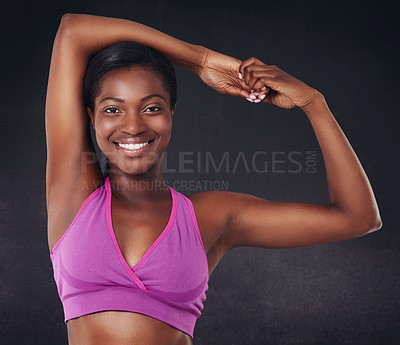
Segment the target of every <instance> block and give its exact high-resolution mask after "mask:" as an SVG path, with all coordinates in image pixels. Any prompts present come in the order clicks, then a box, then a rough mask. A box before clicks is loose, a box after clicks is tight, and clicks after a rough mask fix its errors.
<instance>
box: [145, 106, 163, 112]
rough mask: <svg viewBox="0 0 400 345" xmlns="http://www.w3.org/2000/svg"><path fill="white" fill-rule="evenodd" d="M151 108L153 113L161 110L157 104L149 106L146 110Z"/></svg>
mask: <svg viewBox="0 0 400 345" xmlns="http://www.w3.org/2000/svg"><path fill="white" fill-rule="evenodd" d="M149 109H150V112H151V113H154V112H155V111H157V110H161V108H160V107H155V106H154V107H148V108H147V109H146V111H147V110H149Z"/></svg>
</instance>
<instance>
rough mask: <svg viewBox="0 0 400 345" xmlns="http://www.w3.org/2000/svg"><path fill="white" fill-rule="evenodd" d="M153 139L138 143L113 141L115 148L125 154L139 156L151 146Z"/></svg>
mask: <svg viewBox="0 0 400 345" xmlns="http://www.w3.org/2000/svg"><path fill="white" fill-rule="evenodd" d="M153 142H154V139H152V140H148V141H145V142H143V141H142V142H140V143H128V142H114V144H115V146H116V147H117V149H118V150H119V151H120V152H122V153H123V154H124V155H125V156H129V157H140V156H141V155H143V153H145V152H146V151H148V150H149V149H150V148H151V146H153V145H152V144H153Z"/></svg>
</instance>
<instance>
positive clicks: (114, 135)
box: [88, 66, 175, 175]
mask: <svg viewBox="0 0 400 345" xmlns="http://www.w3.org/2000/svg"><path fill="white" fill-rule="evenodd" d="M174 110H175V109H174ZM88 113H89V116H90V118H91V120H92V124H93V128H94V130H95V133H96V140H97V143H98V145H99V148H100V150H101V151H102V152H103V154H104V155H105V156H106V157H107V158H108V160H109V162H110V169H111V171H113V169H116V171H118V172H123V173H125V174H129V175H138V174H142V173H145V172H148V173H149V172H152V173H155V174H157V173H161V167H162V155H163V152H164V151H165V149H166V148H167V146H168V143H169V140H170V137H171V129H172V115H173V111H171V108H170V97H169V93H168V91H167V90H165V88H164V87H163V86H162V84H161V81H160V79H159V78H158V77H157V75H156V74H155V73H153V72H151V71H149V70H147V69H143V68H140V67H136V66H135V67H131V68H123V69H118V70H114V71H111V72H109V73H108V74H107V75H106V76H105V78H104V79H103V81H102V82H101V85H100V92H99V93H98V95H97V96H96V98H95V101H94V112H93V113H91V111H90V110H89V109H88ZM155 167H156V169H154V168H155Z"/></svg>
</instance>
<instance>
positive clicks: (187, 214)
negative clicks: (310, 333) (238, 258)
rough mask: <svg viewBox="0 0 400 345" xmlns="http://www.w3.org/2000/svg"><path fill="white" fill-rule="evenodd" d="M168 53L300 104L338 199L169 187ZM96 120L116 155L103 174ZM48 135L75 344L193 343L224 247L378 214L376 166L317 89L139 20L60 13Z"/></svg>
mask: <svg viewBox="0 0 400 345" xmlns="http://www.w3.org/2000/svg"><path fill="white" fill-rule="evenodd" d="M171 63H172V64H175V65H177V66H181V67H183V68H186V69H188V70H190V71H192V72H194V73H196V74H197V75H198V76H199V77H200V78H201V79H202V80H203V81H204V82H205V83H206V84H207V85H209V86H210V87H212V88H214V89H215V90H217V91H218V92H220V93H223V94H229V95H232V96H237V97H242V98H243V100H244V101H246V102H247V101H250V102H253V103H255V104H259V105H257V106H259V107H261V105H260V104H261V103H271V104H274V105H276V106H278V107H282V108H294V107H300V108H301V109H302V110H303V111H304V113H305V114H306V116H307V117H308V119H309V120H310V122H311V125H312V127H313V129H314V131H315V135H316V137H317V139H318V142H319V145H320V147H321V150H322V153H323V156H324V162H325V167H326V174H327V182H328V189H329V198H330V203H329V205H319V204H309V203H298V202H273V201H269V200H264V199H261V198H257V197H254V196H251V195H246V194H241V193H232V192H225V191H204V192H199V193H196V194H193V195H191V196H189V197H186V196H184V195H183V194H181V193H179V192H177V191H175V190H174V189H173V188H171V187H169V186H168V185H167V184H166V183H165V182H164V179H163V175H162V158H163V152H164V151H165V149H166V147H167V145H168V142H169V140H170V135H171V128H172V122H173V121H172V119H173V115H174V111H175V108H176V80H175V74H174V69H173V67H172V65H171ZM246 99H247V100H246ZM89 121H91V123H92V124H93V128H94V131H95V134H96V140H97V143H98V146H99V148H100V149H101V151H102V152H103V153H104V155H105V156H106V157H107V160H108V163H109V168H110V170H109V176H107V177H105V178H104V177H103V175H102V172H101V170H100V166H99V164H98V161H97V160H96V159H93V157H94V152H95V150H94V147H93V144H92V142H91V138H90V131H89ZM46 135H47V150H48V151H47V153H48V157H47V159H48V160H47V174H46V177H47V180H46V186H47V208H48V241H49V247H50V251H51V253H50V256H51V260H52V263H53V268H54V278H55V280H56V283H57V287H58V292H59V294H60V298H61V300H62V302H63V307H64V312H65V321H66V322H67V328H68V337H69V343H70V344H71V345H73V344H83V345H88V344H96V345H101V344H107V345H109V344H119V345H123V344H146V345H153V344H154V345H167V344H168V345H171V344H177V345H183V344H192V336H193V329H194V326H195V322H196V319H197V318H198V317H199V316H200V314H201V310H202V308H203V301H204V299H205V291H206V290H207V288H208V278H209V276H210V274H211V273H212V271H213V270H214V268H215V267H216V265H217V264H218V262H219V260H220V259H221V258H222V256H223V255H224V254H225V253H226V252H227V251H228V250H230V249H232V248H235V247H239V246H256V247H265V248H291V247H299V246H307V245H314V244H318V243H326V242H333V241H340V240H345V239H351V238H355V237H359V236H362V235H365V234H368V233H370V232H372V231H375V230H378V229H380V227H381V219H380V216H379V211H378V207H377V204H376V201H375V197H374V194H373V191H372V189H371V186H370V184H369V181H368V178H367V176H366V174H365V172H364V170H363V168H362V166H361V164H360V162H359V161H358V159H357V156H356V154H355V153H354V151H353V150H352V148H351V146H350V144H349V142H348V141H347V139H346V137H345V135H344V134H343V132H342V130H341V128H340V127H339V125H338V124H337V122H336V120H335V118H334V117H333V115H332V113H331V112H330V110H329V108H328V106H327V104H326V102H325V100H324V97H323V95H322V94H321V93H320V92H318V91H317V90H315V89H314V88H312V87H310V86H308V85H307V84H305V83H303V82H301V81H300V80H297V79H296V78H294V77H292V76H290V75H289V74H287V73H285V72H284V71H282V70H281V69H279V68H278V67H276V66H272V65H267V64H265V63H263V62H262V61H260V60H258V59H256V58H250V59H248V60H246V61H244V62H242V61H240V60H238V59H235V58H232V57H229V56H227V55H223V54H221V53H218V52H215V51H212V50H210V49H207V48H205V47H203V46H199V45H193V44H189V43H186V42H183V41H181V40H178V39H175V38H173V37H171V36H168V35H166V34H164V33H161V32H159V31H157V30H155V29H152V28H150V27H148V26H145V25H142V24H139V23H136V22H133V21H129V20H124V19H117V18H108V17H99V16H92V15H84V14H70V13H68V14H65V15H64V16H63V17H62V19H61V23H60V26H59V29H58V31H57V35H56V37H55V41H54V46H53V52H52V58H51V66H50V72H49V80H48V89H47V99H46Z"/></svg>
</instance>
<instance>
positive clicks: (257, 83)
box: [191, 58, 382, 268]
mask: <svg viewBox="0 0 400 345" xmlns="http://www.w3.org/2000/svg"><path fill="white" fill-rule="evenodd" d="M206 66H207V62H206ZM239 72H240V74H241V79H242V80H243V82H244V83H245V84H246V85H248V87H249V88H250V89H253V90H255V94H258V97H260V98H259V102H256V98H255V97H254V98H249V100H250V101H252V102H255V103H259V105H255V106H256V107H262V106H261V104H262V103H261V102H263V103H272V104H274V105H276V106H279V107H282V108H293V107H295V106H298V107H300V108H301V109H302V110H303V111H304V112H305V114H306V115H307V117H308V119H309V120H310V122H311V125H312V127H313V128H314V131H315V135H316V137H317V140H318V142H319V145H320V147H321V151H322V154H323V157H324V162H325V168H326V177H327V183H328V192H329V199H330V203H329V204H328V205H321V204H311V203H301V202H274V201H269V200H264V199H261V198H257V197H255V196H251V195H247V194H241V193H231V192H222V191H217V192H201V193H197V194H195V195H193V196H192V197H191V199H192V201H193V202H194V204H195V208H196V214H198V215H199V225H200V228H202V229H203V235H204V239H205V243H206V247H207V248H212V250H211V251H210V255H209V257H210V258H211V259H210V267H211V268H212V267H214V266H215V264H216V262H218V260H219V259H220V258H221V257H222V255H223V254H224V253H225V252H226V251H227V250H229V249H231V248H235V247H238V246H255V247H269V248H288V247H300V246H307V245H314V244H319V243H326V242H334V241H340V240H345V239H351V238H355V237H359V236H362V235H365V234H367V233H370V232H372V231H375V230H378V229H379V228H380V227H381V226H382V222H381V218H380V215H379V209H378V206H377V203H376V200H375V196H374V193H373V191H372V188H371V185H370V183H369V181H368V177H367V175H366V174H365V172H364V169H363V168H362V166H361V164H360V162H359V160H358V158H357V156H356V154H355V152H354V151H353V149H352V147H351V145H350V143H349V141H348V140H347V138H346V136H345V134H344V133H343V131H342V130H341V128H340V126H339V124H338V123H337V122H336V120H335V118H334V117H333V115H332V113H331V112H330V110H329V108H328V106H327V104H326V102H325V98H324V97H323V95H322V94H321V93H319V92H318V91H317V90H315V89H313V88H311V87H310V86H308V85H306V84H305V83H303V82H302V81H300V80H298V79H296V78H294V77H292V76H291V75H289V74H287V73H286V72H284V71H282V70H281V69H279V68H278V67H276V66H271V65H266V64H264V63H263V62H261V61H259V60H257V59H255V58H250V59H248V60H246V61H245V62H243V63H242V64H241V66H240V68H239V71H238V73H239ZM210 210H213V212H210ZM203 215H204V216H203Z"/></svg>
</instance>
